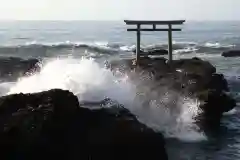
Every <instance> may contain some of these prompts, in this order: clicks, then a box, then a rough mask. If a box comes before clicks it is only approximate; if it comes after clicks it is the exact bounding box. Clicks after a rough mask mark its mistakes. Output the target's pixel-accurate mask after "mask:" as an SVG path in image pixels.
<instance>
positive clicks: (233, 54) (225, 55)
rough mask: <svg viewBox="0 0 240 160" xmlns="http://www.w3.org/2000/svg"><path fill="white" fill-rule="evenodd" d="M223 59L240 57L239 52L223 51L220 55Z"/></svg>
mask: <svg viewBox="0 0 240 160" xmlns="http://www.w3.org/2000/svg"><path fill="white" fill-rule="evenodd" d="M222 56H223V57H239V56H240V50H230V51H225V52H223V53H222Z"/></svg>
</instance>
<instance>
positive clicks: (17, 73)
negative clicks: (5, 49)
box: [0, 57, 40, 81]
mask: <svg viewBox="0 0 240 160" xmlns="http://www.w3.org/2000/svg"><path fill="white" fill-rule="evenodd" d="M39 62H40V61H39V60H38V59H21V58H16V57H0V77H1V81H13V80H16V79H17V78H19V77H22V76H25V75H27V74H28V73H31V72H34V71H38V70H39V66H38V63H39Z"/></svg>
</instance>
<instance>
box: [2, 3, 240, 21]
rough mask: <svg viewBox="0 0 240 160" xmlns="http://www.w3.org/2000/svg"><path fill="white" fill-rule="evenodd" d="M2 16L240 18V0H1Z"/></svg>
mask: <svg viewBox="0 0 240 160" xmlns="http://www.w3.org/2000/svg"><path fill="white" fill-rule="evenodd" d="M0 4H1V5H0V19H1V20H3V19H5V20H9V19H10V20H123V19H187V20H240V16H238V15H240V9H239V7H240V0H0Z"/></svg>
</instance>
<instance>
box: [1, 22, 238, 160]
mask: <svg viewBox="0 0 240 160" xmlns="http://www.w3.org/2000/svg"><path fill="white" fill-rule="evenodd" d="M126 28H127V27H126V26H125V25H124V23H123V22H120V21H119V22H102V21H75V22H71V21H69V22H59V21H14V22H0V56H1V57H20V58H23V59H29V58H38V59H41V60H42V62H41V64H39V65H40V66H41V70H40V72H38V73H31V75H30V76H27V77H18V79H17V80H16V81H4V82H2V83H0V90H1V95H7V94H12V93H20V92H23V93H33V92H39V91H44V90H49V89H52V88H61V89H67V90H70V91H72V92H73V93H74V94H75V95H77V96H78V98H79V101H101V100H103V99H105V98H110V99H112V100H113V101H115V102H117V103H121V104H123V105H124V106H125V107H126V108H128V109H129V110H130V111H131V112H132V113H134V114H135V115H136V116H137V117H138V119H139V120H140V121H141V122H143V123H145V124H146V125H148V126H149V127H151V128H153V129H154V130H156V131H157V132H158V131H159V132H161V133H163V134H164V135H165V137H166V143H167V150H168V152H169V158H170V160H171V159H172V160H179V159H183V160H188V159H193V160H194V159H196V160H205V159H217V160H228V159H231V160H237V159H239V158H240V152H239V150H240V128H239V127H240V126H239V122H240V110H239V108H238V107H237V108H236V109H234V110H232V111H230V112H229V113H226V114H225V115H224V117H223V120H222V124H221V127H220V129H219V130H218V131H217V132H214V133H212V134H211V135H206V134H205V133H204V132H202V131H199V129H198V127H197V126H196V125H195V124H194V117H195V116H196V115H198V114H199V113H200V112H201V111H200V110H198V105H199V103H198V100H195V99H190V98H189V97H182V95H180V94H179V93H175V92H173V91H170V90H167V89H166V88H163V89H162V90H161V91H160V92H159V93H152V94H148V95H147V98H148V99H151V101H150V103H149V107H147V108H146V107H145V106H144V105H145V104H144V103H142V101H141V99H140V98H137V97H136V94H137V92H138V90H137V88H136V87H135V84H136V83H137V82H136V81H131V80H129V78H128V75H123V74H121V73H120V72H119V73H115V74H113V73H112V72H111V71H110V70H108V69H106V68H105V67H104V61H105V60H109V59H119V58H129V57H133V56H134V55H133V53H132V52H131V51H132V50H133V49H134V48H135V40H136V35H135V34H134V33H130V32H127V31H126ZM182 28H183V31H182V32H176V33H175V32H174V33H173V39H174V45H173V48H174V58H175V59H178V58H191V57H195V56H197V57H200V58H202V59H204V60H208V61H210V62H211V63H212V64H213V65H214V66H216V67H217V72H219V73H223V74H224V75H225V77H226V78H227V80H228V83H229V86H230V89H231V94H233V95H234V96H235V98H236V99H237V100H238V99H240V97H239V92H240V87H239V84H240V79H239V77H240V61H239V60H240V58H224V57H221V53H222V52H223V51H226V50H229V49H238V48H239V47H240V22H235V21H234V22H231V21H228V22H187V23H186V24H185V25H184V26H182ZM166 42H167V34H166V33H159V32H146V33H143V36H142V44H141V45H142V46H141V47H142V48H166V47H167V43H166ZM0 79H1V77H0ZM147 87H148V86H146V88H147ZM150 93H151V92H150ZM145 97H146V96H145ZM176 98H177V99H178V100H177V102H176V103H175V104H174V105H176V107H177V108H179V110H178V111H177V112H173V111H171V110H169V108H166V107H164V106H167V105H170V104H171V101H172V100H173V99H176ZM160 101H161V103H160ZM163 104H164V105H163ZM106 107H111V106H106Z"/></svg>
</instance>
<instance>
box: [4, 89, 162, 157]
mask: <svg viewBox="0 0 240 160" xmlns="http://www.w3.org/2000/svg"><path fill="white" fill-rule="evenodd" d="M100 103H102V102H100ZM104 103H105V101H104ZM94 104H95V103H94ZM0 147H1V158H2V159H45V158H46V157H54V158H55V159H89V158H90V159H138V158H144V159H147V158H149V159H161V160H165V159H167V155H166V152H165V148H164V140H163V137H162V135H161V134H158V133H155V132H154V131H153V130H151V129H149V128H147V127H146V126H145V125H143V124H141V123H139V122H138V121H137V119H136V118H135V116H133V115H132V114H131V113H130V112H129V111H128V110H126V109H124V108H123V107H121V106H116V107H113V108H99V109H95V110H90V109H88V108H83V107H79V102H78V99H77V97H75V96H74V95H73V94H72V93H70V92H68V91H63V90H50V91H46V92H42V93H35V94H15V95H9V96H5V97H1V98H0ZM149 148H150V149H149Z"/></svg>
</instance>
